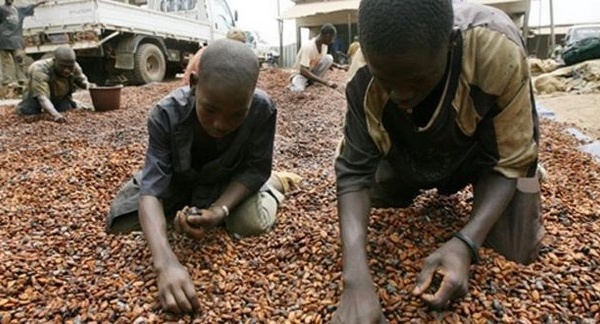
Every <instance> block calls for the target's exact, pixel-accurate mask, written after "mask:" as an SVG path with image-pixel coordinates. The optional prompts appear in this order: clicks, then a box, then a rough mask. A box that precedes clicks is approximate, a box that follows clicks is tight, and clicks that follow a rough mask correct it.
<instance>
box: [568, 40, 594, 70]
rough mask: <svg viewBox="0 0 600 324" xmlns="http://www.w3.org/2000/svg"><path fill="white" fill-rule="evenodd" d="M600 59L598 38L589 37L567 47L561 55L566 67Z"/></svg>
mask: <svg viewBox="0 0 600 324" xmlns="http://www.w3.org/2000/svg"><path fill="white" fill-rule="evenodd" d="M598 58H600V38H598V37H589V38H584V39H582V40H579V41H577V42H575V43H573V44H571V45H569V46H568V47H567V48H565V50H564V51H563V53H562V59H563V61H564V62H565V64H566V65H573V64H576V63H579V62H583V61H587V60H593V59H598Z"/></svg>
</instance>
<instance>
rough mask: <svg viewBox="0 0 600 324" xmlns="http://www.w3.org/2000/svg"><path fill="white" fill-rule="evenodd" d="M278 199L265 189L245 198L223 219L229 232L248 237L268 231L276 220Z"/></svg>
mask: <svg viewBox="0 0 600 324" xmlns="http://www.w3.org/2000/svg"><path fill="white" fill-rule="evenodd" d="M278 204H279V203H278V201H277V199H276V198H275V196H274V195H273V194H271V193H270V192H267V191H262V192H258V193H257V194H255V195H253V196H251V197H250V198H248V199H246V200H245V201H244V202H243V203H242V204H241V205H240V206H238V207H237V208H236V209H235V210H234V211H233V212H232V214H231V215H230V216H229V217H228V218H227V219H226V220H225V226H226V227H227V230H228V231H229V233H231V234H233V235H235V236H239V237H248V236H256V235H260V234H263V233H265V232H268V231H269V230H270V229H271V228H272V227H273V225H275V221H276V220H277V205H278Z"/></svg>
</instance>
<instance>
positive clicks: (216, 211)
mask: <svg viewBox="0 0 600 324" xmlns="http://www.w3.org/2000/svg"><path fill="white" fill-rule="evenodd" d="M224 218H225V214H224V212H223V211H222V210H221V209H220V208H218V207H216V206H215V207H211V208H208V209H202V210H201V211H200V214H195V215H189V216H188V218H187V221H188V223H189V224H190V225H191V226H193V227H202V228H205V229H210V228H213V227H215V226H217V225H219V223H221V222H222V221H223V219H224Z"/></svg>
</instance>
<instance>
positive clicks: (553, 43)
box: [549, 0, 556, 53]
mask: <svg viewBox="0 0 600 324" xmlns="http://www.w3.org/2000/svg"><path fill="white" fill-rule="evenodd" d="M549 1H550V53H552V51H554V48H555V47H556V36H555V35H554V5H553V1H552V0H549Z"/></svg>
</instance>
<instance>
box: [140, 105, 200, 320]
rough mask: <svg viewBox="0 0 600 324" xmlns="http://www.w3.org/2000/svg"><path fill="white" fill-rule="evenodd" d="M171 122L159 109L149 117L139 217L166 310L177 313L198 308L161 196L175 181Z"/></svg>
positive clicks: (161, 300)
mask: <svg viewBox="0 0 600 324" xmlns="http://www.w3.org/2000/svg"><path fill="white" fill-rule="evenodd" d="M169 132H170V130H169V120H168V118H167V116H166V113H165V112H164V111H163V109H162V108H161V107H160V106H156V107H154V108H153V109H152V112H151V113H150V117H149V118H148V150H147V152H146V161H145V164H144V170H143V172H142V178H141V181H140V190H141V193H140V200H139V202H138V215H139V219H140V225H141V226H142V231H143V233H144V237H145V238H146V241H147V242H148V247H149V248H150V252H151V253H152V262H153V266H154V271H155V272H156V275H157V280H156V281H157V285H158V293H159V295H160V302H161V304H162V307H163V309H165V310H167V311H171V312H174V313H182V312H191V311H193V310H196V309H198V308H199V302H198V299H197V296H196V291H195V288H194V283H193V281H192V279H191V278H190V276H189V274H188V272H187V270H186V269H185V267H183V266H182V265H181V264H180V263H179V261H178V260H177V256H176V255H175V253H174V252H173V250H172V249H171V246H170V245H169V241H168V237H167V223H166V218H165V212H164V208H163V204H162V202H161V200H160V198H159V197H163V196H165V195H166V193H167V191H168V188H169V186H170V183H171V178H172V164H171V148H170V145H169V143H170V141H169V139H170V137H169Z"/></svg>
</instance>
